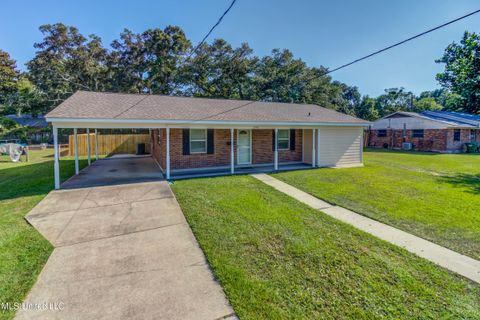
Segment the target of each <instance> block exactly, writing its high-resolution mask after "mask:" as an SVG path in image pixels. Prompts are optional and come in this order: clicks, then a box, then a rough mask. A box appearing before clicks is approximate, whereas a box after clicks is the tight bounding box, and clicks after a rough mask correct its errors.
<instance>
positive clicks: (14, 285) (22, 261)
mask: <svg viewBox="0 0 480 320" xmlns="http://www.w3.org/2000/svg"><path fill="white" fill-rule="evenodd" d="M22 160H23V157H22ZM85 162H86V161H84V160H81V161H80V164H81V166H84V165H85ZM60 167H61V175H62V177H61V178H62V180H65V179H66V178H68V177H70V176H71V175H72V174H73V173H74V161H73V160H72V158H66V157H65V158H62V159H61V161H60ZM52 189H53V150H51V149H49V150H43V151H30V161H29V162H21V163H12V162H10V159H9V158H8V157H6V156H0V190H1V192H0V303H5V302H10V303H14V302H22V301H23V299H24V298H25V296H26V294H27V293H28V291H29V290H30V288H31V286H32V285H33V284H34V282H35V280H36V278H37V276H38V274H39V273H40V271H41V270H42V267H43V265H44V264H45V262H46V261H47V259H48V257H49V255H50V253H51V251H52V250H53V248H52V246H51V245H50V243H49V242H48V241H47V240H46V239H45V238H43V237H42V236H41V235H40V234H39V233H38V232H37V231H36V230H35V229H34V228H33V227H31V226H30V225H29V224H28V223H27V222H26V221H25V219H24V216H25V215H26V214H27V213H28V212H29V211H30V210H31V209H32V208H33V207H34V206H35V205H36V204H37V203H38V202H40V200H42V199H43V198H44V197H45V196H46V195H47V194H48V192H49V191H50V190H52ZM13 316H14V311H13V310H11V311H7V312H5V311H3V310H2V311H1V312H0V319H11V318H13Z"/></svg>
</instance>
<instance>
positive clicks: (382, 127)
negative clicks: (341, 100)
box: [367, 111, 480, 153]
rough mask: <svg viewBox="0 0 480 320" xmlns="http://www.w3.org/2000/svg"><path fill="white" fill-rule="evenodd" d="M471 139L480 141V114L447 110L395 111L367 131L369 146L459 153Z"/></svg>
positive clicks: (479, 142)
mask: <svg viewBox="0 0 480 320" xmlns="http://www.w3.org/2000/svg"><path fill="white" fill-rule="evenodd" d="M467 142H476V143H477V144H480V116H476V115H471V114H466V113H459V112H447V111H423V112H421V113H415V112H395V113H392V114H390V115H388V116H386V117H383V118H381V119H379V120H377V121H375V122H373V124H372V126H371V127H370V130H369V132H368V134H367V144H368V146H370V147H380V148H390V149H408V148H409V147H410V146H411V148H412V149H413V150H420V151H433V152H442V153H459V152H462V150H463V148H464V145H465V143H467ZM404 143H406V144H404Z"/></svg>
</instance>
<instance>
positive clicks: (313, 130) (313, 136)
mask: <svg viewBox="0 0 480 320" xmlns="http://www.w3.org/2000/svg"><path fill="white" fill-rule="evenodd" d="M315 140H316V139H315V129H312V168H315Z"/></svg>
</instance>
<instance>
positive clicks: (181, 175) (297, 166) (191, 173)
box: [171, 162, 312, 180]
mask: <svg viewBox="0 0 480 320" xmlns="http://www.w3.org/2000/svg"><path fill="white" fill-rule="evenodd" d="M307 169H312V165H311V164H308V163H303V162H298V163H288V164H279V165H278V170H277V171H289V170H307ZM271 172H275V168H274V166H273V164H272V165H252V166H241V167H235V170H234V174H236V175H241V174H256V173H271ZM230 174H231V173H230V167H228V168H211V169H209V168H202V169H192V170H188V169H187V170H182V171H176V172H175V171H173V172H172V174H171V179H172V180H181V179H191V178H201V177H216V176H227V175H230Z"/></svg>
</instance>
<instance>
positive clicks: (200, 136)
mask: <svg viewBox="0 0 480 320" xmlns="http://www.w3.org/2000/svg"><path fill="white" fill-rule="evenodd" d="M46 118H47V121H49V122H51V123H52V125H53V132H54V137H55V143H57V142H58V141H57V140H58V139H57V134H58V129H59V128H73V129H74V131H75V130H76V129H78V128H85V129H87V128H88V129H96V128H112V129H125V128H137V129H149V130H150V133H151V154H152V157H153V158H154V159H155V160H156V161H157V163H158V165H159V167H160V170H162V172H164V174H165V176H166V178H167V179H175V178H182V177H183V178H184V177H186V176H188V175H189V174H190V175H200V174H203V175H217V174H234V173H248V170H250V172H252V171H260V170H263V171H278V170H291V169H298V168H305V167H307V168H308V167H310V168H311V167H351V166H359V165H362V153H363V150H362V141H363V132H364V128H365V127H366V126H368V125H369V124H370V123H369V122H367V121H364V120H361V119H358V118H355V117H352V116H349V115H345V114H342V113H339V112H336V111H334V110H330V109H326V108H322V107H320V106H317V105H312V104H294V103H277V102H260V101H242V100H226V99H206V98H192V97H173V96H161V95H147V94H120V93H100V92H84V91H78V92H76V93H75V94H74V95H72V96H71V97H70V98H68V99H67V100H65V101H64V102H63V103H61V104H60V105H59V106H58V107H57V108H55V109H54V110H52V111H51V112H50V113H49V114H47V116H46ZM88 141H89V140H88ZM54 164H55V166H54V167H55V177H56V179H55V180H56V183H55V185H56V187H57V188H58V187H59V173H58V158H57V155H56V157H55V161H54Z"/></svg>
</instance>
